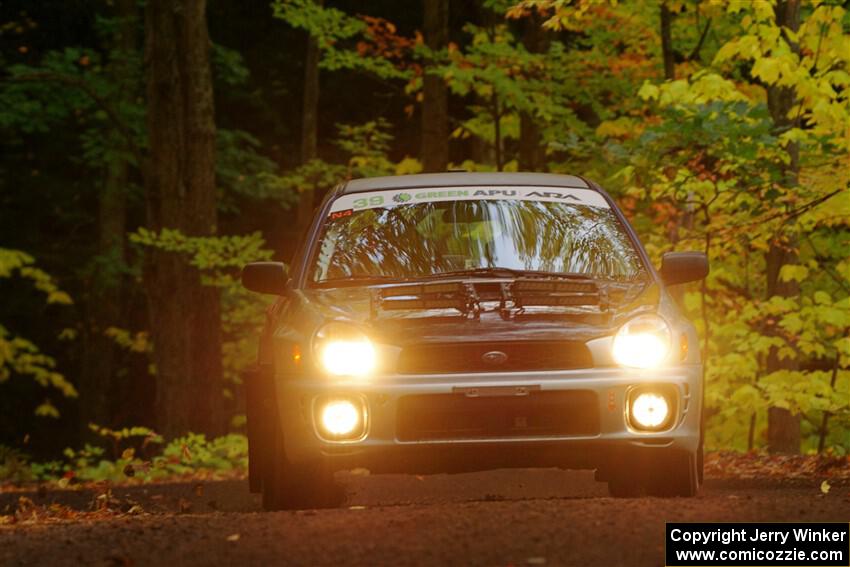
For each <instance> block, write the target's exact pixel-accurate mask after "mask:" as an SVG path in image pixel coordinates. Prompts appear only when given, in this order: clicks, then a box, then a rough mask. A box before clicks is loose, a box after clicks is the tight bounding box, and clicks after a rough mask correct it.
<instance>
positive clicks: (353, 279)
mask: <svg viewBox="0 0 850 567" xmlns="http://www.w3.org/2000/svg"><path fill="white" fill-rule="evenodd" d="M406 281H410V280H409V279H407V278H399V277H396V276H385V275H380V274H373V275H362V276H346V277H342V278H329V279H326V280H321V281H318V282H316V284H315V285H317V286H326V285H328V286H334V285H340V284H352V285H354V284H367V285H368V284H370V283H393V282H406Z"/></svg>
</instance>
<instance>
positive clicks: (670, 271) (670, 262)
mask: <svg viewBox="0 0 850 567" xmlns="http://www.w3.org/2000/svg"><path fill="white" fill-rule="evenodd" d="M707 275H708V257H707V256H706V255H705V254H704V253H703V252H668V253H666V254H664V256H662V257H661V279H662V280H664V283H665V284H667V285H676V284H682V283H688V282H695V281H698V280H701V279H703V278H705V276H707Z"/></svg>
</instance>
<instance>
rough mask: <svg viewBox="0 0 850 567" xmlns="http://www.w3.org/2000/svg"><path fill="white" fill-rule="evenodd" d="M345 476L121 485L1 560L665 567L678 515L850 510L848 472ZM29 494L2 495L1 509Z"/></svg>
mask: <svg viewBox="0 0 850 567" xmlns="http://www.w3.org/2000/svg"><path fill="white" fill-rule="evenodd" d="M339 480H340V481H341V482H342V483H343V484H344V485H345V487H346V492H347V495H348V496H347V501H346V504H345V505H344V506H343V507H342V508H339V509H333V510H308V511H300V512H275V513H265V512H262V511H261V510H260V506H259V502H258V499H257V498H256V497H255V496H253V495H250V494H248V489H247V483H245V482H241V481H220V482H205V483H200V484H198V483H179V484H161V485H148V486H145V487H141V486H137V487H127V488H116V489H114V490H113V495H114V498H115V499H116V500H117V501H120V502H122V503H123V505H125V506H137V508H136V509H135V510H134V512H137V513H135V514H125V515H121V516H119V517H114V518H106V519H95V520H92V519H89V518H86V517H85V515H81V518H79V519H72V520H67V521H62V522H59V523H43V522H36V523H32V524H27V523H18V524H12V525H5V526H0V565H3V566H6V565H9V566H16V565H39V566H48V567H49V566H56V565H86V566H88V565H92V566H97V565H116V566H117V565H134V566H138V565H166V566H168V567H178V566H183V565H186V566H189V565H191V566H195V565H240V566H241V565H517V566H518V565H586V566H595V565H599V566H614V565H627V566H640V565H651V566H662V565H663V564H664V561H663V551H664V523H665V522H667V521H682V522H687V521H694V522H695V521H703V522H714V521H774V522H781V521H841V522H848V521H850V486H848V485H847V484H846V483H845V484H839V485H837V486H833V487H832V489H831V490H830V491H829V493H828V494H822V492H821V490H820V482H819V481H796V482H793V483H792V482H784V483H780V482H777V481H769V482H768V481H759V480H746V481H720V480H714V481H712V480H709V481H708V482H707V484H706V486H705V487H704V488H703V491H702V493H701V495H700V496H699V497H698V498H694V499H660V498H645V499H632V500H628V499H627V500H621V499H613V498H608V497H607V493H606V491H605V485H603V484H599V483H595V482H593V475H592V473H586V472H572V471H559V470H548V469H547V470H510V471H509V470H501V471H492V472H487V473H475V474H462V475H436V476H427V477H416V476H404V475H387V476H359V475H349V474H343V475H340V477H339ZM20 496H21V494H20V493H0V513H7V514H8V513H9V512H10V511H12V510H14V506H15V505H16V503H17V502H18V498H19V497H20ZM27 496H28V497H29V498H31V499H32V500H33V502H35V503H36V504H40V505H46V504H49V503H51V502H57V503H60V504H63V505H65V506H69V507H72V508H76V509H80V510H84V509H86V508H87V507H88V506H90V504H91V502H92V498H93V494H92V493H90V492H86V491H53V492H48V493H42V494H28V495H27ZM4 510H5V512H4Z"/></svg>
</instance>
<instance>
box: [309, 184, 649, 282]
mask: <svg viewBox="0 0 850 567" xmlns="http://www.w3.org/2000/svg"><path fill="white" fill-rule="evenodd" d="M493 268H502V269H507V270H516V271H533V272H544V274H543V275H546V274H547V273H551V274H581V275H585V276H588V277H593V278H597V279H609V280H631V279H635V278H638V277H640V276H642V275H644V269H643V266H642V263H641V260H640V257H639V256H638V253H637V251H636V250H635V249H634V247H633V246H632V243H631V241H630V239H629V238H628V236H627V234H626V232H625V230H624V229H623V226H622V224H621V223H620V221H619V219H618V218H617V216H616V215H615V214H614V212H613V211H612V210H611V208H610V206H609V205H608V202H607V201H606V200H605V199H604V198H603V197H602V195H600V194H599V193H597V192H596V191H591V190H587V189H566V188H557V189H553V188H548V187H547V188H540V187H510V188H499V189H493V188H475V187H472V188H469V187H464V188H458V189H445V188H440V189H433V190H418V189H417V190H413V191H411V190H407V191H402V190H398V191H375V192H371V193H354V194H348V195H342V196H340V197H339V198H338V199H337V200H336V201H334V203H333V204H332V205H331V210H330V214H329V216H328V218H327V219H326V221H325V225H324V227H323V230H322V235H321V239H320V245H319V246H318V248H317V250H316V253H315V257H314V262H313V268H312V271H311V275H310V279H311V280H312V281H313V282H314V283H322V282H327V283H331V282H333V283H340V284H343V285H344V282H345V281H346V280H350V281H352V282H353V281H355V280H356V281H363V280H371V279H374V280H388V281H391V280H411V279H417V278H426V277H438V276H439V275H440V274H445V273H449V272H454V273H456V272H466V271H470V272H475V271H477V272H478V273H479V274H481V275H486V274H487V269H493ZM507 270H506V271H507ZM537 275H539V274H537Z"/></svg>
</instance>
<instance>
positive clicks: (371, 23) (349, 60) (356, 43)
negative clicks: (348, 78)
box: [272, 0, 412, 79]
mask: <svg viewBox="0 0 850 567" xmlns="http://www.w3.org/2000/svg"><path fill="white" fill-rule="evenodd" d="M272 10H273V13H274V16H275V17H276V18H280V19H282V20H284V21H285V22H287V23H288V24H289V25H291V26H292V27H294V28H298V29H302V30H304V31H305V32H307V34H309V35H310V36H311V37H313V38H315V40H316V42H317V43H318V46H319V49H320V50H321V52H322V59H321V61H320V62H319V67H320V68H322V69H326V70H328V71H339V70H343V69H347V70H355V71H360V72H365V73H369V74H372V75H375V76H376V77H379V78H381V79H409V78H410V77H411V75H412V73H411V71H410V70H408V69H405V68H403V67H399V66H398V65H396V64H395V63H394V61H393V59H394V55H395V54H394V53H392V52H387V51H386V50H384V49H382V48H381V47H382V45H383V43H384V42H383V41H376V40H378V38H377V37H376V36H377V34H378V33H380V32H389V34H390V35H391V36H394V34H395V26H393V25H392V24H389V23H388V22H387V24H388V25H383V26H381V25H376V24H381V23H383V22H382V21H379V20H377V19H376V18H365V17H354V16H349V15H348V14H346V13H345V12H343V11H342V10H338V9H337V8H330V7H325V6H321V5H319V4H318V3H316V2H314V1H313V0H273V2H272ZM379 30H380V31H379ZM382 35H385V34H382ZM394 39H396V41H395V43H397V44H400V45H402V46H404V47H405V48H407V47H409V45H410V42H409V41H398V40H399V39H401V38H398V37H397V36H396V37H394Z"/></svg>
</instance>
